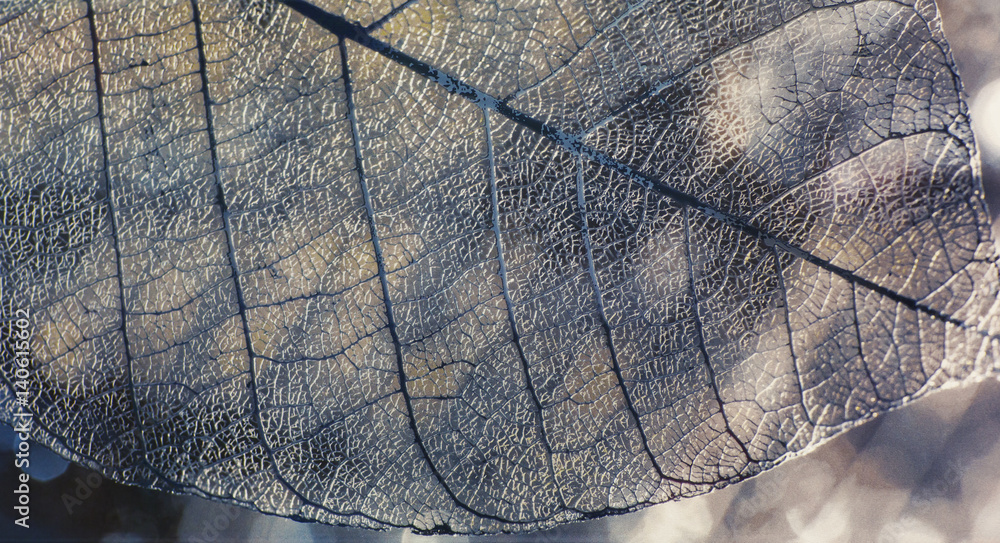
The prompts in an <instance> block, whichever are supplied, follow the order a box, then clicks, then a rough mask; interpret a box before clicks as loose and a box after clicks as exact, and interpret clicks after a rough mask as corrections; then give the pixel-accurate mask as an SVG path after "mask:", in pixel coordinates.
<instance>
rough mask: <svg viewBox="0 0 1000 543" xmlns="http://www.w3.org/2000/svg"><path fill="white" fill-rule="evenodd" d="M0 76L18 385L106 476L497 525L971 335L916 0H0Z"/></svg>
mask: <svg viewBox="0 0 1000 543" xmlns="http://www.w3.org/2000/svg"><path fill="white" fill-rule="evenodd" d="M0 74H2V86H0V126H2V127H3V130H2V131H0V194H2V197H3V202H4V204H3V217H2V221H0V236H2V237H3V238H4V239H3V242H2V244H0V247H2V248H0V272H2V274H0V281H2V283H0V285H2V290H0V301H2V311H3V315H2V317H3V323H4V326H5V332H6V331H13V329H14V327H15V326H16V325H17V324H16V322H17V321H16V319H17V316H18V315H19V314H20V312H23V311H28V312H29V313H30V315H31V318H30V320H31V330H32V341H31V351H32V358H33V363H32V369H33V371H32V372H31V378H30V388H31V394H30V395H28V396H26V398H27V400H26V405H25V407H26V408H27V409H28V410H29V411H30V412H31V413H33V414H34V417H35V425H34V429H35V437H36V438H37V439H39V440H40V441H42V442H43V443H46V444H48V445H50V446H52V447H53V448H55V449H56V450H57V451H59V452H61V453H62V454H64V455H66V456H67V457H69V458H72V459H74V460H76V461H80V462H83V463H86V464H89V465H91V466H93V467H97V468H99V469H101V470H102V471H104V472H105V473H107V474H109V475H110V476H112V477H113V478H114V479H116V480H120V481H125V482H129V483H133V484H138V485H142V486H148V487H154V488H164V489H170V490H175V491H182V492H189V493H193V494H197V495H203V496H209V497H214V498H217V499H222V500H226V501H231V502H236V503H241V504H245V505H250V506H253V507H255V508H258V509H260V510H262V511H265V512H269V513H275V514H279V515H283V516H288V517H292V518H297V519H309V520H318V521H321V522H327V523H338V524H351V525H360V526H368V527H384V526H412V527H414V528H416V529H418V530H422V531H446V532H447V531H454V532H470V533H487V532H498V531H524V530H531V529H538V528H543V527H547V526H552V525H555V524H557V523H560V522H566V521H570V520H575V519H581V518H591V517H596V516H602V515H606V514H612V513H618V512H624V511H629V510H634V509H638V508H641V507H643V506H645V505H649V504H652V503H659V502H662V501H665V500H669V499H672V498H677V497H682V496H690V495H694V494H699V493H704V492H707V491H710V490H711V489H713V488H718V487H719V486H722V485H726V484H729V483H732V482H736V481H739V480H742V479H744V478H746V477H749V476H752V475H754V474H756V473H759V472H760V471H761V470H763V469H767V468H769V467H771V466H773V465H774V464H775V463H777V462H780V461H781V460H782V459H784V458H787V457H789V456H790V455H794V454H798V453H802V452H805V451H807V450H808V449H810V448H811V447H813V446H815V445H816V444H818V443H820V442H822V441H823V440H825V439H827V438H829V437H830V436H833V435H835V434H837V433H839V432H841V431H842V430H844V429H845V428H848V427H850V426H852V425H855V424H857V423H859V422H860V421H863V420H866V419H868V418H870V417H872V416H874V415H876V414H878V413H880V412H884V411H886V410H888V409H891V408H893V407H896V406H899V405H902V404H903V403H905V402H907V401H909V400H911V399H914V398H916V397H919V396H921V395H923V394H925V393H926V392H928V391H930V390H933V389H936V388H940V387H942V386H946V385H950V384H954V383H959V382H963V381H969V380H974V379H978V378H981V377H982V376H984V375H987V374H990V373H992V372H994V371H995V370H996V368H995V360H997V354H998V353H997V349H998V348H1000V345H998V332H1000V323H998V321H997V313H998V308H997V306H996V304H997V290H998V281H997V270H996V265H995V262H994V260H995V256H994V248H993V242H992V240H991V234H990V228H989V221H988V215H987V213H986V209H985V206H984V204H983V201H982V194H981V187H980V182H979V179H978V162H977V155H976V152H975V147H974V144H973V140H972V135H971V131H970V129H969V126H968V118H967V111H966V109H967V108H966V106H965V104H964V102H963V101H962V96H961V87H960V84H959V81H958V77H957V75H956V72H955V69H954V65H953V62H952V60H951V56H950V52H949V49H948V46H947V44H946V42H945V41H944V38H943V35H942V32H941V28H940V23H939V22H938V20H937V17H936V10H935V7H934V5H933V3H932V2H930V1H924V0H918V1H916V2H915V3H911V2H891V1H875V0H868V1H860V2H851V1H845V2H825V3H817V4H815V5H810V4H807V3H804V2H781V1H768V0H761V1H758V2H744V1H736V2H722V1H719V2H707V3H702V2H679V1H670V2H654V1H651V0H647V1H642V2H638V3H634V4H628V5H624V4H623V5H620V4H618V3H615V2H602V1H595V2H582V1H580V0H574V1H569V2H553V1H548V2H546V1H541V0H539V1H536V2H530V3H526V2H515V1H509V2H508V1H500V2H494V3H489V4H483V3H479V2H472V1H464V0H453V1H450V2H435V1H423V0H421V1H407V2H405V3H402V4H399V5H392V4H389V3H384V2H373V3H371V4H367V3H366V4H359V3H346V2H337V1H332V0H331V1H321V2H317V3H308V2H305V1H303V0H284V2H283V3H276V2H272V1H271V0H242V1H239V2H222V3H214V2H207V1H204V0H191V1H177V0H163V1H161V2H153V1H149V0H132V1H127V0H118V1H107V2H105V1H97V0H94V1H91V2H69V1H67V0H54V1H48V2H37V3H34V2H28V3H23V2H22V3H9V4H4V5H3V7H0ZM5 335H6V337H13V336H12V334H5ZM4 349H5V351H4V359H3V363H2V365H0V374H2V376H3V379H4V382H5V383H6V385H7V387H8V389H9V392H8V395H7V399H6V403H5V404H4V405H5V407H4V409H3V418H4V419H5V420H7V421H12V420H13V418H14V413H15V412H16V411H17V410H18V409H20V406H19V405H18V403H17V400H16V399H17V396H16V393H17V390H18V384H17V381H18V380H19V379H20V377H18V374H17V366H16V364H15V362H14V360H15V357H14V349H15V347H14V345H13V342H9V341H8V342H5V343H4Z"/></svg>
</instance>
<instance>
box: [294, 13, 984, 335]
mask: <svg viewBox="0 0 1000 543" xmlns="http://www.w3.org/2000/svg"><path fill="white" fill-rule="evenodd" d="M280 1H281V2H282V3H284V4H285V5H287V6H288V7H290V8H291V9H293V10H295V11H297V12H299V14H301V15H302V16H303V17H306V18H307V19H310V20H311V21H313V22H314V23H316V24H318V25H320V26H321V27H323V28H325V29H327V30H328V31H330V32H333V33H334V34H337V35H338V36H340V37H341V38H346V39H349V40H351V41H354V42H356V43H358V44H359V45H361V46H363V47H366V48H368V49H370V50H372V51H374V52H376V53H378V54H380V55H382V56H384V57H385V58H387V59H389V60H391V61H393V62H396V63H398V64H400V65H401V66H403V67H405V68H407V69H409V70H411V71H413V72H415V73H417V74H419V75H422V76H424V77H426V78H428V79H430V80H431V81H433V82H435V83H437V84H438V85H440V86H441V87H442V88H444V89H445V90H446V91H448V92H449V93H452V94H456V95H458V96H461V97H463V98H465V99H467V100H469V101H470V102H472V103H474V104H476V105H478V106H479V107H481V108H486V109H490V110H492V111H495V112H497V113H499V114H501V115H503V116H504V117H507V118H508V119H510V120H511V121H513V122H515V123H517V124H519V125H521V126H522V127H524V128H527V129H528V130H531V131H532V132H535V133H537V134H539V135H540V136H542V137H544V138H546V139H549V140H551V141H552V142H554V143H556V144H557V145H559V146H561V147H563V148H564V149H566V150H567V151H568V152H570V153H573V154H575V155H579V156H582V157H584V158H587V159H588V160H591V161H594V162H596V163H598V164H600V165H602V166H605V167H607V168H608V169H610V170H612V171H614V172H616V173H618V174H620V175H623V176H625V177H628V178H629V179H631V180H632V181H633V182H634V183H636V184H638V185H639V186H641V187H643V188H645V189H652V190H655V191H656V192H659V193H660V194H662V195H663V196H666V197H667V198H670V199H671V200H673V201H674V202H676V203H677V204H678V205H681V206H687V207H691V208H692V209H696V210H698V211H699V212H701V213H703V214H705V215H707V216H709V217H711V218H713V219H716V220H719V221H721V222H723V223H725V224H726V225H728V226H730V227H731V228H735V229H737V230H740V231H742V232H743V233H745V234H747V235H748V236H750V237H752V238H755V239H758V240H760V241H761V242H763V243H764V244H765V245H766V246H768V247H775V248H778V249H780V250H782V251H784V252H786V253H788V254H791V255H792V256H795V257H796V258H799V259H801V260H805V261H806V262H809V263H810V264H813V265H814V266H817V267H820V268H823V269H825V270H827V271H829V272H831V273H834V274H836V275H838V276H840V277H841V278H843V279H845V280H847V281H850V282H852V283H857V284H858V285H861V286H863V287H864V288H866V289H868V290H871V291H874V292H877V293H879V294H880V295H882V296H884V297H886V298H889V299H891V300H893V301H896V302H898V303H900V304H902V305H904V306H906V307H908V308H910V309H912V310H914V311H919V312H923V313H926V314H927V315H930V316H932V317H934V318H935V319H938V320H940V321H942V322H945V323H947V324H951V325H954V326H957V327H959V328H962V329H965V330H972V331H974V332H976V333H978V334H979V335H981V336H983V337H984V338H987V339H990V340H993V341H997V340H1000V337H998V336H993V335H991V334H990V333H989V332H987V331H983V330H978V329H976V328H974V327H972V326H970V325H969V324H967V323H965V322H964V321H962V320H960V319H958V318H955V317H953V316H951V315H949V314H946V313H943V312H941V311H939V310H937V309H934V308H931V307H929V306H927V305H926V304H922V303H920V301H918V300H915V299H913V298H910V297H908V296H904V295H902V294H900V293H898V292H895V291H892V290H890V289H888V288H886V287H883V286H881V285H878V284H876V283H874V282H872V281H870V280H868V279H865V278H863V277H860V276H858V275H856V274H855V273H854V272H851V271H848V270H846V269H844V268H841V267H839V266H836V265H834V264H831V263H829V262H827V261H825V260H823V259H821V258H819V257H817V256H815V255H813V254H811V253H809V252H808V251H805V250H803V249H801V248H799V247H796V246H794V245H791V244H790V243H788V242H786V241H784V240H781V239H778V238H776V237H775V236H774V235H772V234H770V233H768V232H766V231H764V230H761V229H760V228H758V227H756V226H754V225H752V224H751V223H750V222H749V221H748V220H747V219H746V218H745V217H739V216H734V215H731V214H728V213H726V212H724V211H721V210H719V209H717V208H715V207H714V206H712V205H710V204H708V203H705V202H702V201H701V200H699V199H698V198H696V197H694V196H691V195H690V194H687V193H685V192H681V191H679V190H677V189H675V188H673V187H671V186H669V185H666V184H664V183H662V182H661V181H659V180H658V179H657V178H655V177H654V176H652V175H650V174H647V173H645V172H642V171H640V170H637V169H635V168H633V167H632V166H629V165H627V164H625V163H623V162H621V161H619V160H617V159H614V158H612V157H610V156H608V155H607V154H605V153H602V152H600V151H597V150H596V149H593V148H591V147H589V146H587V145H585V144H583V142H582V141H581V140H580V138H578V137H576V136H573V135H570V134H567V133H565V132H563V131H561V130H559V129H557V128H553V127H552V126H549V125H547V124H545V123H544V122H542V121H540V120H538V119H536V118H534V117H531V116H530V115H527V114H525V113H523V112H521V111H519V110H517V109H514V108H512V107H510V106H509V105H507V104H505V103H503V102H501V101H500V100H498V99H497V98H495V97H493V96H491V95H489V94H486V93H484V92H482V91H480V90H478V89H476V88H475V87H473V86H472V85H469V84H468V83H465V82H463V81H461V80H459V79H457V78H455V77H453V76H451V75H449V74H447V73H445V72H443V71H441V70H439V69H438V68H435V67H433V66H431V65H429V64H427V63H426V62H423V61H420V60H417V59H416V58H414V57H412V56H410V55H408V54H406V53H403V52H401V51H399V50H397V49H394V48H393V47H392V46H390V45H389V44H387V43H385V42H383V41H381V40H378V39H376V38H373V37H371V36H369V35H368V34H366V33H365V31H364V28H362V27H360V26H358V25H356V24H353V23H351V22H348V21H347V20H345V19H344V18H343V17H340V16H337V15H334V14H331V13H328V12H326V11H323V10H322V9H320V8H318V7H316V6H314V5H312V4H310V3H308V2H305V1H304V0H280Z"/></svg>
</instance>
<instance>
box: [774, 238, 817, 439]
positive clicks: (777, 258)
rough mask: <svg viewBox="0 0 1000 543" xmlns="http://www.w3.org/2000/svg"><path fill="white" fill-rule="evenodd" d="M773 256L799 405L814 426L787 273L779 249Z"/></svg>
mask: <svg viewBox="0 0 1000 543" xmlns="http://www.w3.org/2000/svg"><path fill="white" fill-rule="evenodd" d="M771 254H773V255H774V273H775V275H777V276H778V289H779V290H781V300H782V302H783V305H784V306H785V331H786V332H787V334H788V352H789V353H790V354H791V357H792V369H793V370H794V371H795V380H796V382H797V383H798V385H799V403H800V404H801V405H802V410H803V411H805V415H806V420H808V421H809V424H812V425H813V426H815V425H816V422H815V421H814V420H813V418H812V415H811V414H810V413H809V406H807V405H806V386H805V383H803V382H802V370H801V368H799V357H798V356H796V354H795V337H794V335H793V334H792V313H791V309H790V308H789V307H788V289H786V288H785V272H784V270H783V269H782V268H781V255H780V254H779V253H778V250H777V249H773V248H772V251H771Z"/></svg>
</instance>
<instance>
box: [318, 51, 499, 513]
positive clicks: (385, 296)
mask: <svg viewBox="0 0 1000 543" xmlns="http://www.w3.org/2000/svg"><path fill="white" fill-rule="evenodd" d="M341 38H342V37H341ZM337 45H338V47H339V48H340V61H341V64H342V69H343V73H344V94H346V95H347V117H348V119H349V120H350V123H351V139H352V140H353V141H354V160H355V167H356V169H357V172H358V183H359V184H360V185H361V193H362V195H363V196H364V201H365V213H366V215H367V219H368V221H367V222H368V230H369V233H370V235H371V238H372V249H373V250H374V251H375V263H376V265H377V266H378V278H379V283H381V285H382V303H383V304H384V305H385V318H386V325H387V326H388V328H389V335H391V336H392V345H393V348H394V350H395V351H396V371H397V373H398V374H399V391H400V393H401V394H402V396H403V403H404V404H405V405H406V414H407V420H408V421H409V424H410V430H411V431H412V432H413V441H414V443H415V444H416V445H417V449H418V450H419V451H420V454H421V455H422V456H423V458H424V460H425V461H426V462H427V466H428V467H429V469H430V471H431V474H433V475H434V478H435V479H437V481H438V484H440V485H441V487H442V488H443V489H444V491H445V493H447V494H448V497H449V498H451V500H452V501H453V502H455V504H456V505H458V506H459V507H460V508H462V509H464V510H466V511H468V512H469V513H472V514H473V515H476V516H479V517H483V518H488V519H491V520H495V521H497V522H501V523H507V524H509V523H516V522H517V521H513V520H508V519H505V518H501V517H498V516H495V515H491V514H488V513H483V512H480V511H476V510H475V509H473V508H472V507H471V506H469V505H468V504H467V503H465V502H463V501H462V500H460V499H459V498H458V495H456V494H455V492H454V491H453V490H452V489H451V487H450V486H449V485H448V481H447V480H445V477H444V475H443V474H442V473H441V472H440V471H439V470H438V468H437V466H436V465H435V464H434V461H433V460H432V459H431V456H430V453H428V452H427V447H426V446H425V445H424V440H423V437H422V436H421V434H420V429H419V428H418V427H417V419H416V416H414V414H413V400H412V398H411V397H410V391H409V388H408V387H407V384H406V383H407V378H406V367H405V365H404V364H403V344H402V342H401V341H400V340H399V333H398V332H397V330H396V319H395V316H394V315H393V310H392V299H391V298H390V297H389V277H388V274H387V273H386V271H385V260H384V258H383V257H382V243H381V241H380V238H379V235H378V227H377V225H376V224H375V207H374V206H373V205H372V200H371V193H370V192H369V190H368V180H367V179H366V177H365V169H364V163H363V161H362V158H361V156H362V155H361V133H360V131H359V129H358V117H357V114H356V108H355V104H354V87H353V84H352V81H351V69H350V63H349V62H348V60H347V44H346V42H345V41H344V40H343V39H340V40H339V41H338V43H337Z"/></svg>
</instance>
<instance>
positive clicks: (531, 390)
mask: <svg viewBox="0 0 1000 543" xmlns="http://www.w3.org/2000/svg"><path fill="white" fill-rule="evenodd" d="M483 124H484V126H485V129H486V156H487V159H488V161H489V168H490V179H489V181H490V205H491V207H492V211H493V216H492V221H493V236H494V237H495V238H496V243H497V261H498V263H499V268H500V269H499V270H497V275H499V276H500V282H501V285H502V287H503V299H504V303H505V304H506V306H507V321H508V322H509V323H510V333H511V338H512V339H513V340H514V347H515V349H517V355H518V357H519V358H520V360H521V371H522V373H523V374H524V382H525V385H526V386H527V388H528V396H530V397H531V403H532V404H533V405H534V407H535V412H536V413H537V415H538V432H539V435H540V437H541V438H542V445H543V446H544V447H545V453H546V454H545V457H546V461H547V463H548V467H549V473H550V474H551V475H552V481H553V482H554V483H555V485H556V490H557V491H558V493H559V501H560V503H562V505H563V507H567V508H568V507H569V506H568V504H567V503H566V498H565V496H563V491H562V486H561V485H560V484H559V482H558V480H557V479H556V470H555V466H553V465H552V444H551V443H549V437H548V433H547V432H546V430H545V417H544V415H543V409H542V402H541V401H540V400H539V399H538V393H537V391H536V390H535V385H534V383H533V382H532V381H531V365H530V364H529V363H528V356H527V355H526V354H525V352H524V347H523V345H521V334H520V333H519V332H518V330H517V319H516V318H515V317H514V301H513V300H512V299H511V297H510V288H509V286H508V284H507V262H506V259H505V258H504V255H503V237H502V233H501V231H500V197H499V192H498V190H497V168H496V157H495V156H494V155H493V130H492V127H491V126H490V112H489V110H486V109H484V110H483Z"/></svg>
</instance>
